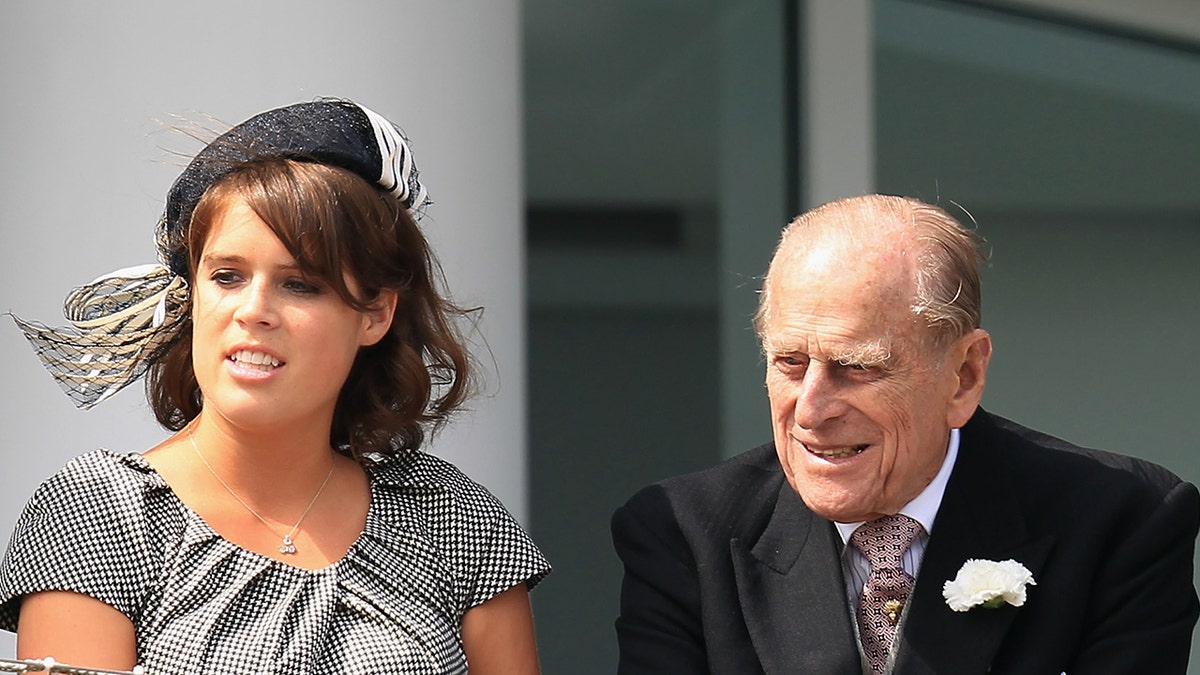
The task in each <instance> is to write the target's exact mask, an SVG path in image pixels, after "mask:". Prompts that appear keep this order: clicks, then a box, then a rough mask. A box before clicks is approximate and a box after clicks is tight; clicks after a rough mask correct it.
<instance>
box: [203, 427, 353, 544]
mask: <svg viewBox="0 0 1200 675" xmlns="http://www.w3.org/2000/svg"><path fill="white" fill-rule="evenodd" d="M188 441H190V442H191V444H192V452H195V453H196V456H197V457H199V458H200V461H201V462H202V463H203V464H204V467H205V468H206V469H208V472H209V473H211V474H212V475H213V478H216V479H217V482H218V483H220V484H221V487H223V488H225V490H226V491H228V492H229V494H230V495H232V496H233V498H234V499H236V500H237V501H238V503H239V504H241V505H242V506H243V507H245V508H246V510H247V511H249V512H250V515H252V516H254V517H255V518H258V520H259V522H261V523H262V524H263V525H265V526H266V527H267V529H268V530H270V531H271V532H274V533H275V535H276V536H282V537H283V543H282V544H280V545H279V552H280V553H282V554H284V555H292V554H293V553H295V552H296V544H295V542H294V541H293V540H292V537H294V536H296V533H297V532H299V531H300V523H303V522H304V518H305V517H306V516H308V512H309V511H312V507H313V504H316V503H317V499H318V498H320V496H321V493H322V492H324V491H325V486H326V485H328V484H329V477H330V476H332V475H333V467H334V466H335V465H336V464H337V463H336V462H330V464H329V473H327V474H325V480H324V481H322V482H321V487H319V488H317V494H315V495H313V498H312V501H310V502H309V503H308V507H307V508H305V509H304V513H301V514H300V520H297V521H296V524H295V525H293V526H292V530H291V532H288V533H287V534H285V535H280V534H279V530H276V529H275V526H274V525H272V524H271V523H270V522H269V521H268V520H267V519H266V518H263V517H262V516H260V515H258V511H255V510H254V509H252V508H250V505H249V504H247V503H246V501H245V500H244V499H242V498H241V497H239V496H238V493H236V492H234V491H233V488H231V487H229V483H226V482H225V481H224V480H222V479H221V476H220V475H219V474H218V473H217V472H216V470H215V469H213V468H212V465H211V464H209V463H208V460H207V459H204V455H202V454H200V448H198V447H196V437H195V436H193V435H192V430H191V429H188Z"/></svg>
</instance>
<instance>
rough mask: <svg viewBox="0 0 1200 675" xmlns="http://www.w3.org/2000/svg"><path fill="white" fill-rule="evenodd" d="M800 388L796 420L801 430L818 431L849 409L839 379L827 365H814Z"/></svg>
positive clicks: (814, 363)
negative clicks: (818, 428) (817, 429)
mask: <svg viewBox="0 0 1200 675" xmlns="http://www.w3.org/2000/svg"><path fill="white" fill-rule="evenodd" d="M796 386H797V388H798V390H797V392H796V407H795V413H794V417H795V422H796V424H797V425H799V426H800V427H801V428H804V429H816V428H817V427H819V426H821V425H822V424H824V423H825V422H828V421H829V420H831V419H834V418H836V417H838V416H840V415H841V414H842V413H843V411H844V410H845V408H846V404H845V400H844V399H843V392H842V388H841V386H840V384H839V383H838V378H837V377H836V374H835V373H834V372H833V370H832V368H830V367H829V366H828V365H827V364H824V363H821V362H813V363H811V364H810V365H809V368H808V370H807V371H805V373H804V378H803V379H801V380H800V382H799V383H798V384H797V385H796Z"/></svg>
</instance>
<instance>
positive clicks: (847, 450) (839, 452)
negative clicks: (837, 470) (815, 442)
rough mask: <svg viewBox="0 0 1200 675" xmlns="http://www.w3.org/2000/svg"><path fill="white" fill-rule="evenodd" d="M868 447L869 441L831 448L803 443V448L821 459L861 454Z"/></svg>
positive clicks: (842, 457) (843, 457) (844, 457)
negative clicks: (815, 446)
mask: <svg viewBox="0 0 1200 675" xmlns="http://www.w3.org/2000/svg"><path fill="white" fill-rule="evenodd" d="M869 447H870V444H869V443H863V444H862V445H844V446H840V447H833V448H814V447H812V446H810V445H805V446H804V449H805V450H808V451H809V452H811V453H812V454H814V455H816V456H817V457H820V458H822V459H846V458H847V457H853V456H855V455H858V454H861V453H862V452H863V451H864V450H866V449H867V448H869Z"/></svg>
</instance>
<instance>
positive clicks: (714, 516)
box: [618, 443, 784, 540]
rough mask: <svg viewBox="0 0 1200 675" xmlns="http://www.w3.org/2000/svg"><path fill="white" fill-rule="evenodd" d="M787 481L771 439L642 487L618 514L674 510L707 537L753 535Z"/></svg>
mask: <svg viewBox="0 0 1200 675" xmlns="http://www.w3.org/2000/svg"><path fill="white" fill-rule="evenodd" d="M783 485H784V476H783V470H782V468H781V467H780V466H779V460H778V458H777V457H776V454H775V446H774V445H773V444H771V443H768V444H765V445H761V446H758V447H756V448H753V449H751V450H747V451H746V452H743V453H741V454H739V455H735V456H734V457H731V458H729V459H726V460H724V461H722V462H720V463H719V464H716V465H713V466H711V467H707V468H704V469H700V470H698V471H693V472H690V473H685V474H680V475H677V476H672V477H670V478H667V479H665V480H662V481H659V482H657V483H654V484H652V485H649V486H647V487H645V488H642V489H641V490H640V491H638V492H637V493H636V494H635V495H634V496H633V497H631V498H630V499H629V501H628V502H626V503H625V505H624V506H623V507H621V509H619V510H618V513H620V512H625V513H628V514H636V515H638V516H640V517H642V518H647V519H655V516H659V517H665V516H668V515H669V516H670V517H671V518H672V520H675V521H676V522H677V525H678V526H679V527H680V529H681V530H683V531H684V532H687V531H689V530H692V529H693V528H697V529H698V530H699V531H702V532H703V533H704V536H705V538H708V539H711V538H712V537H713V536H714V535H716V534H717V533H718V532H720V531H722V530H723V531H724V532H723V533H722V535H723V536H724V537H728V536H742V537H753V536H754V535H755V534H756V532H755V530H757V529H760V528H761V527H762V526H763V525H764V524H765V522H766V520H767V519H768V517H769V516H770V514H771V511H772V510H773V509H774V508H775V503H776V501H777V500H778V496H779V492H780V489H781V488H782V487H783ZM726 540H727V539H726Z"/></svg>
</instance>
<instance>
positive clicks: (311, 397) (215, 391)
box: [192, 196, 395, 433]
mask: <svg viewBox="0 0 1200 675" xmlns="http://www.w3.org/2000/svg"><path fill="white" fill-rule="evenodd" d="M349 285H350V289H351V290H352V291H356V290H357V289H356V288H355V285H354V283H353V280H349ZM394 308H395V296H394V294H391V295H389V294H384V295H383V298H382V299H381V301H380V302H379V303H378V305H377V308H375V309H373V310H372V311H369V312H359V311H357V310H355V309H354V308H352V307H350V306H349V305H347V304H346V303H345V302H344V301H343V300H342V299H341V297H339V296H338V294H337V293H336V292H334V291H333V290H331V289H330V288H329V287H328V286H327V285H326V284H324V283H323V282H322V281H321V280H319V279H313V278H310V277H308V276H306V275H305V274H304V273H303V272H302V271H301V270H300V267H299V265H298V264H297V263H296V260H295V258H293V257H292V255H291V254H290V253H289V252H288V250H287V249H286V248H285V247H284V245H283V243H282V242H280V241H279V238H278V237H276V236H275V233H274V232H272V231H271V228H270V227H268V226H267V224H266V223H265V222H263V221H262V219H260V218H259V217H258V215H257V214H255V212H254V211H253V210H252V209H251V208H250V207H249V206H248V205H247V204H246V203H245V202H244V201H243V200H242V199H241V198H239V197H236V196H235V197H230V198H229V199H228V200H227V202H226V204H225V205H224V206H223V207H222V208H221V209H220V210H219V211H218V212H217V215H216V218H215V219H214V221H213V224H212V227H211V229H210V230H209V233H208V237H207V239H206V240H205V243H204V247H203V250H202V252H201V255H200V261H199V264H198V266H197V269H196V275H195V283H194V285H193V289H192V325H193V327H192V334H193V347H192V349H193V353H192V364H193V368H194V369H195V373H196V381H197V382H198V384H199V386H200V391H201V392H202V393H203V396H204V409H205V410H206V411H214V412H216V413H217V414H219V415H221V416H222V417H224V418H225V419H227V420H228V421H229V422H230V423H231V424H233V425H234V426H236V427H241V428H245V429H247V430H252V429H259V430H261V429H271V428H276V429H278V428H280V427H279V426H278V425H283V424H286V425H312V424H316V425H323V426H324V428H325V431H326V433H327V431H328V427H329V425H330V424H331V422H332V419H333V411H334V406H335V404H336V403H337V398H338V393H339V392H340V391H341V388H342V385H343V384H344V383H345V381H346V377H347V376H348V375H349V373H350V367H351V366H352V365H353V364H354V358H355V355H356V354H357V353H358V349H359V347H362V346H366V345H371V344H374V343H376V342H378V341H379V340H380V339H381V338H382V337H383V336H384V334H386V332H387V330H388V328H389V326H390V325H391V320H392V312H393V311H394ZM287 428H289V429H294V428H296V427H294V426H289V427H287Z"/></svg>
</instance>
